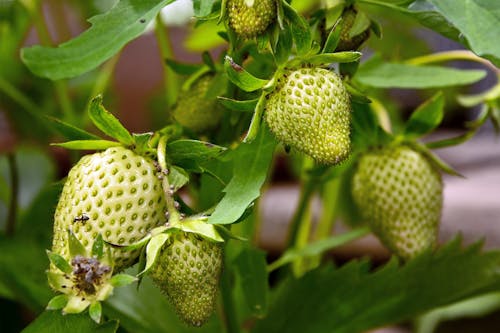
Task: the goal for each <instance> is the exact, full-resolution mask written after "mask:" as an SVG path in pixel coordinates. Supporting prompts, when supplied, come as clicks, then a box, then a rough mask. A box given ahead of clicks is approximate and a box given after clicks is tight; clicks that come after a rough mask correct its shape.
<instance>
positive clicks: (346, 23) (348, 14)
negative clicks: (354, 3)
mask: <svg viewBox="0 0 500 333" xmlns="http://www.w3.org/2000/svg"><path fill="white" fill-rule="evenodd" d="M356 15H357V11H356V10H355V9H353V8H347V9H345V10H344V12H343V14H342V22H341V24H342V28H341V31H340V40H339V43H338V45H337V48H336V51H337V52H339V51H353V50H357V49H359V47H360V46H361V44H363V43H364V42H365V41H366V40H367V39H368V37H370V29H369V28H366V29H365V30H364V31H362V32H361V33H359V34H357V35H355V36H351V35H350V33H351V28H352V27H353V24H354V21H355V19H356Z"/></svg>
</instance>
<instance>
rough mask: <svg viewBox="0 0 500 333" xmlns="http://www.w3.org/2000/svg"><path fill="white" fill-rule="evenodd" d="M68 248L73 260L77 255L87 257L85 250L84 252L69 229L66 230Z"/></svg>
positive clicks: (83, 248)
mask: <svg viewBox="0 0 500 333" xmlns="http://www.w3.org/2000/svg"><path fill="white" fill-rule="evenodd" d="M68 248H69V255H70V256H71V258H74V257H76V256H78V255H80V256H84V257H87V250H85V247H84V246H83V245H82V243H81V242H80V241H79V240H78V238H76V236H75V234H74V233H73V231H71V230H70V229H68Z"/></svg>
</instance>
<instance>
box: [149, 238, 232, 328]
mask: <svg viewBox="0 0 500 333" xmlns="http://www.w3.org/2000/svg"><path fill="white" fill-rule="evenodd" d="M173 237H174V240H173V241H172V243H170V244H167V245H164V247H163V248H162V250H161V253H160V254H159V256H158V257H157V259H156V261H155V264H154V266H153V267H152V268H151V270H150V271H149V274H150V276H151V278H152V279H153V281H154V282H155V283H156V285H157V286H158V287H160V289H161V290H162V291H164V292H165V293H166V294H167V297H168V299H169V300H170V302H171V303H172V305H173V306H174V308H175V310H176V312H177V314H178V315H179V317H180V318H181V319H182V320H183V321H184V322H186V323H188V324H190V325H192V326H201V325H203V324H204V323H205V322H206V321H207V320H208V319H209V318H210V316H211V315H212V313H213V311H214V307H215V301H216V297H217V290H218V284H219V279H220V274H221V271H222V259H223V249H222V245H221V243H216V242H213V241H210V240H207V239H204V238H201V237H200V236H198V235H195V234H193V233H185V232H179V233H176V234H173ZM169 241H170V240H169Z"/></svg>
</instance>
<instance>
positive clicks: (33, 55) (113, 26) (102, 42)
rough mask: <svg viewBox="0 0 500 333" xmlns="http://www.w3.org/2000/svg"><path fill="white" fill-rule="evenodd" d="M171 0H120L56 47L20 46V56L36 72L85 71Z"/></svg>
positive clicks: (134, 34) (57, 76)
mask: <svg viewBox="0 0 500 333" xmlns="http://www.w3.org/2000/svg"><path fill="white" fill-rule="evenodd" d="M172 1H173V0H162V1H160V0H122V1H120V2H118V3H117V4H116V5H115V6H114V7H113V8H112V9H111V10H109V11H108V12H107V13H104V14H100V15H96V16H94V17H92V18H90V19H89V22H90V23H91V24H92V26H91V27H90V28H89V29H88V30H86V31H85V32H83V33H82V34H80V35H79V36H78V37H76V38H73V39H71V40H69V41H67V42H65V43H62V44H61V45H59V46H58V47H42V46H39V45H36V46H33V47H29V48H24V49H22V50H21V59H22V60H23V62H24V63H25V64H26V66H28V68H29V69H30V70H31V71H32V72H33V73H35V74H36V75H38V76H41V77H45V78H49V79H51V80H58V79H64V78H70V77H75V76H78V75H80V74H83V73H86V72H88V71H90V70H92V69H94V68H96V67H97V66H99V65H100V64H101V63H103V62H104V61H106V60H107V59H109V58H111V57H112V56H113V55H115V54H116V53H118V52H119V51H120V50H121V49H122V48H123V46H124V45H125V44H127V43H128V42H129V41H131V40H133V39H134V38H136V37H138V36H139V35H141V34H142V33H143V32H144V31H145V30H146V27H147V26H148V24H149V23H150V22H151V21H152V20H154V18H155V16H156V15H157V14H158V12H159V11H160V10H161V9H162V8H163V7H164V6H166V5H167V4H169V3H171V2H172Z"/></svg>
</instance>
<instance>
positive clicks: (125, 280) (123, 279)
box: [109, 274, 137, 287]
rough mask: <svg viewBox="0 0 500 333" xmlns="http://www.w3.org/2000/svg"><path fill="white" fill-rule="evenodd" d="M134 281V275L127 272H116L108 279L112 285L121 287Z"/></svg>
mask: <svg viewBox="0 0 500 333" xmlns="http://www.w3.org/2000/svg"><path fill="white" fill-rule="evenodd" d="M135 281H137V278H136V277H135V276H132V275H129V274H116V275H114V276H113V277H112V278H111V279H110V280H109V283H110V284H111V285H112V286H113V287H123V286H127V285H129V284H132V283H134V282H135Z"/></svg>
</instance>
